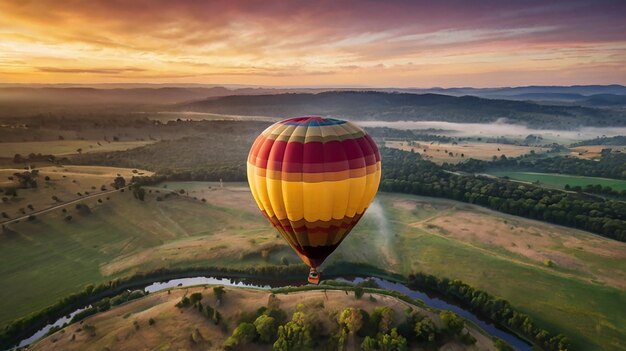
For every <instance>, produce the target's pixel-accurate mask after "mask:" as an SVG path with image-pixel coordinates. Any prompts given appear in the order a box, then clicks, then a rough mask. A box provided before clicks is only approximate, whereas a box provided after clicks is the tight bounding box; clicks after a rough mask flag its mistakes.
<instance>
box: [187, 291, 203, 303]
mask: <svg viewBox="0 0 626 351" xmlns="http://www.w3.org/2000/svg"><path fill="white" fill-rule="evenodd" d="M200 300H202V293H199V292H197V293H193V294H191V295H189V302H191V304H192V305H193V304H195V303H196V302H199V301H200Z"/></svg>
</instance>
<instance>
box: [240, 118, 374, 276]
mask: <svg viewBox="0 0 626 351" xmlns="http://www.w3.org/2000/svg"><path fill="white" fill-rule="evenodd" d="M247 174H248V183H249V184H250V189H251V191H252V196H253V197H254V200H255V201H256V203H257V205H258V206H259V209H260V210H261V212H262V213H263V215H264V216H265V217H266V218H267V219H268V220H269V221H270V223H271V224H272V225H273V226H274V228H276V229H277V230H278V232H279V233H280V234H281V235H282V236H283V238H284V239H285V240H287V242H288V243H289V245H291V247H292V248H293V249H294V250H295V251H296V252H297V253H298V255H299V256H300V258H302V260H303V261H304V263H306V264H307V265H309V266H310V267H312V268H315V267H317V266H319V265H321V264H322V262H324V260H325V259H326V257H328V255H330V254H331V253H332V252H333V251H334V250H335V249H336V248H337V246H339V244H340V243H341V241H342V240H343V239H344V238H345V237H346V236H347V235H348V234H349V233H350V230H352V228H353V227H354V225H355V224H356V223H357V222H358V221H359V219H361V216H363V213H364V212H365V210H366V209H367V207H368V206H369V204H370V202H371V201H372V199H373V198H374V196H375V195H376V191H377V190H378V184H379V182H380V174H381V163H380V154H379V152H378V148H377V147H376V144H375V143H374V140H372V138H371V137H370V136H369V135H368V134H367V133H365V132H364V131H363V130H362V129H361V128H359V127H357V126H356V125H354V124H352V123H350V122H347V121H342V120H338V119H331V118H321V117H297V118H290V119H287V120H284V121H281V122H278V123H276V124H273V125H272V126H270V127H269V128H267V129H266V130H265V131H263V133H261V135H259V137H258V138H257V139H256V140H255V142H254V144H253V145H252V148H251V149H250V154H249V155H248V163H247Z"/></svg>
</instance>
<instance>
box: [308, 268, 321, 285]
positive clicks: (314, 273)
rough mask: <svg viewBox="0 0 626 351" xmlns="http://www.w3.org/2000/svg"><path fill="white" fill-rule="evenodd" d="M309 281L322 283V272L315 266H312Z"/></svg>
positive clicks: (316, 283)
mask: <svg viewBox="0 0 626 351" xmlns="http://www.w3.org/2000/svg"><path fill="white" fill-rule="evenodd" d="M309 283H311V284H315V285H318V284H319V283H320V273H319V272H318V271H317V270H316V269H315V268H311V271H310V272H309Z"/></svg>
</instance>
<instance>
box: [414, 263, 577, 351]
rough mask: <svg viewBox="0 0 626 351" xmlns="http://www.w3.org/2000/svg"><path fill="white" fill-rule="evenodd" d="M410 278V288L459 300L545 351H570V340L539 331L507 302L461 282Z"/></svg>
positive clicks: (445, 279) (428, 276)
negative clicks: (425, 290)
mask: <svg viewBox="0 0 626 351" xmlns="http://www.w3.org/2000/svg"><path fill="white" fill-rule="evenodd" d="M408 278H409V280H408V284H407V286H408V287H410V288H414V289H427V290H431V291H435V292H437V293H440V294H442V295H444V296H445V297H448V298H452V299H454V300H457V301H459V302H460V303H461V304H462V305H463V306H464V307H466V308H469V309H471V310H472V311H474V312H476V313H477V314H478V315H480V316H483V317H487V318H488V319H489V320H491V321H494V322H495V323H496V324H498V325H501V326H505V327H506V328H508V329H511V330H513V331H515V332H516V333H518V334H520V335H523V336H524V337H526V338H528V339H529V340H532V341H533V342H534V343H535V344H537V345H539V346H540V347H541V348H542V349H544V350H546V351H567V350H570V341H569V339H568V338H567V337H565V336H564V335H563V334H555V333H553V332H550V331H548V330H546V329H543V328H541V327H539V326H538V325H536V324H535V323H534V322H533V321H532V319H531V318H530V316H528V315H527V314H525V313H523V312H520V311H518V310H517V309H515V308H514V307H513V306H512V305H511V304H510V303H509V302H508V301H506V300H504V299H500V298H496V297H494V296H492V295H490V294H488V293H486V292H484V291H482V290H478V289H476V288H474V287H472V286H470V285H467V284H465V283H463V282H461V281H459V280H449V279H447V278H443V279H442V278H437V277H435V276H433V275H430V274H425V273H417V274H411V275H409V277H408Z"/></svg>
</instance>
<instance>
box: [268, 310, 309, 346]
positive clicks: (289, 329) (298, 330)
mask: <svg viewBox="0 0 626 351" xmlns="http://www.w3.org/2000/svg"><path fill="white" fill-rule="evenodd" d="M273 346H274V351H292V350H299V351H306V350H311V349H312V347H313V339H312V338H311V332H310V330H309V328H308V326H307V325H306V323H305V316H304V314H303V313H302V312H294V314H293V316H292V317H291V321H289V322H288V323H287V324H285V325H281V326H280V327H278V339H276V342H274V345H273Z"/></svg>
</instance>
